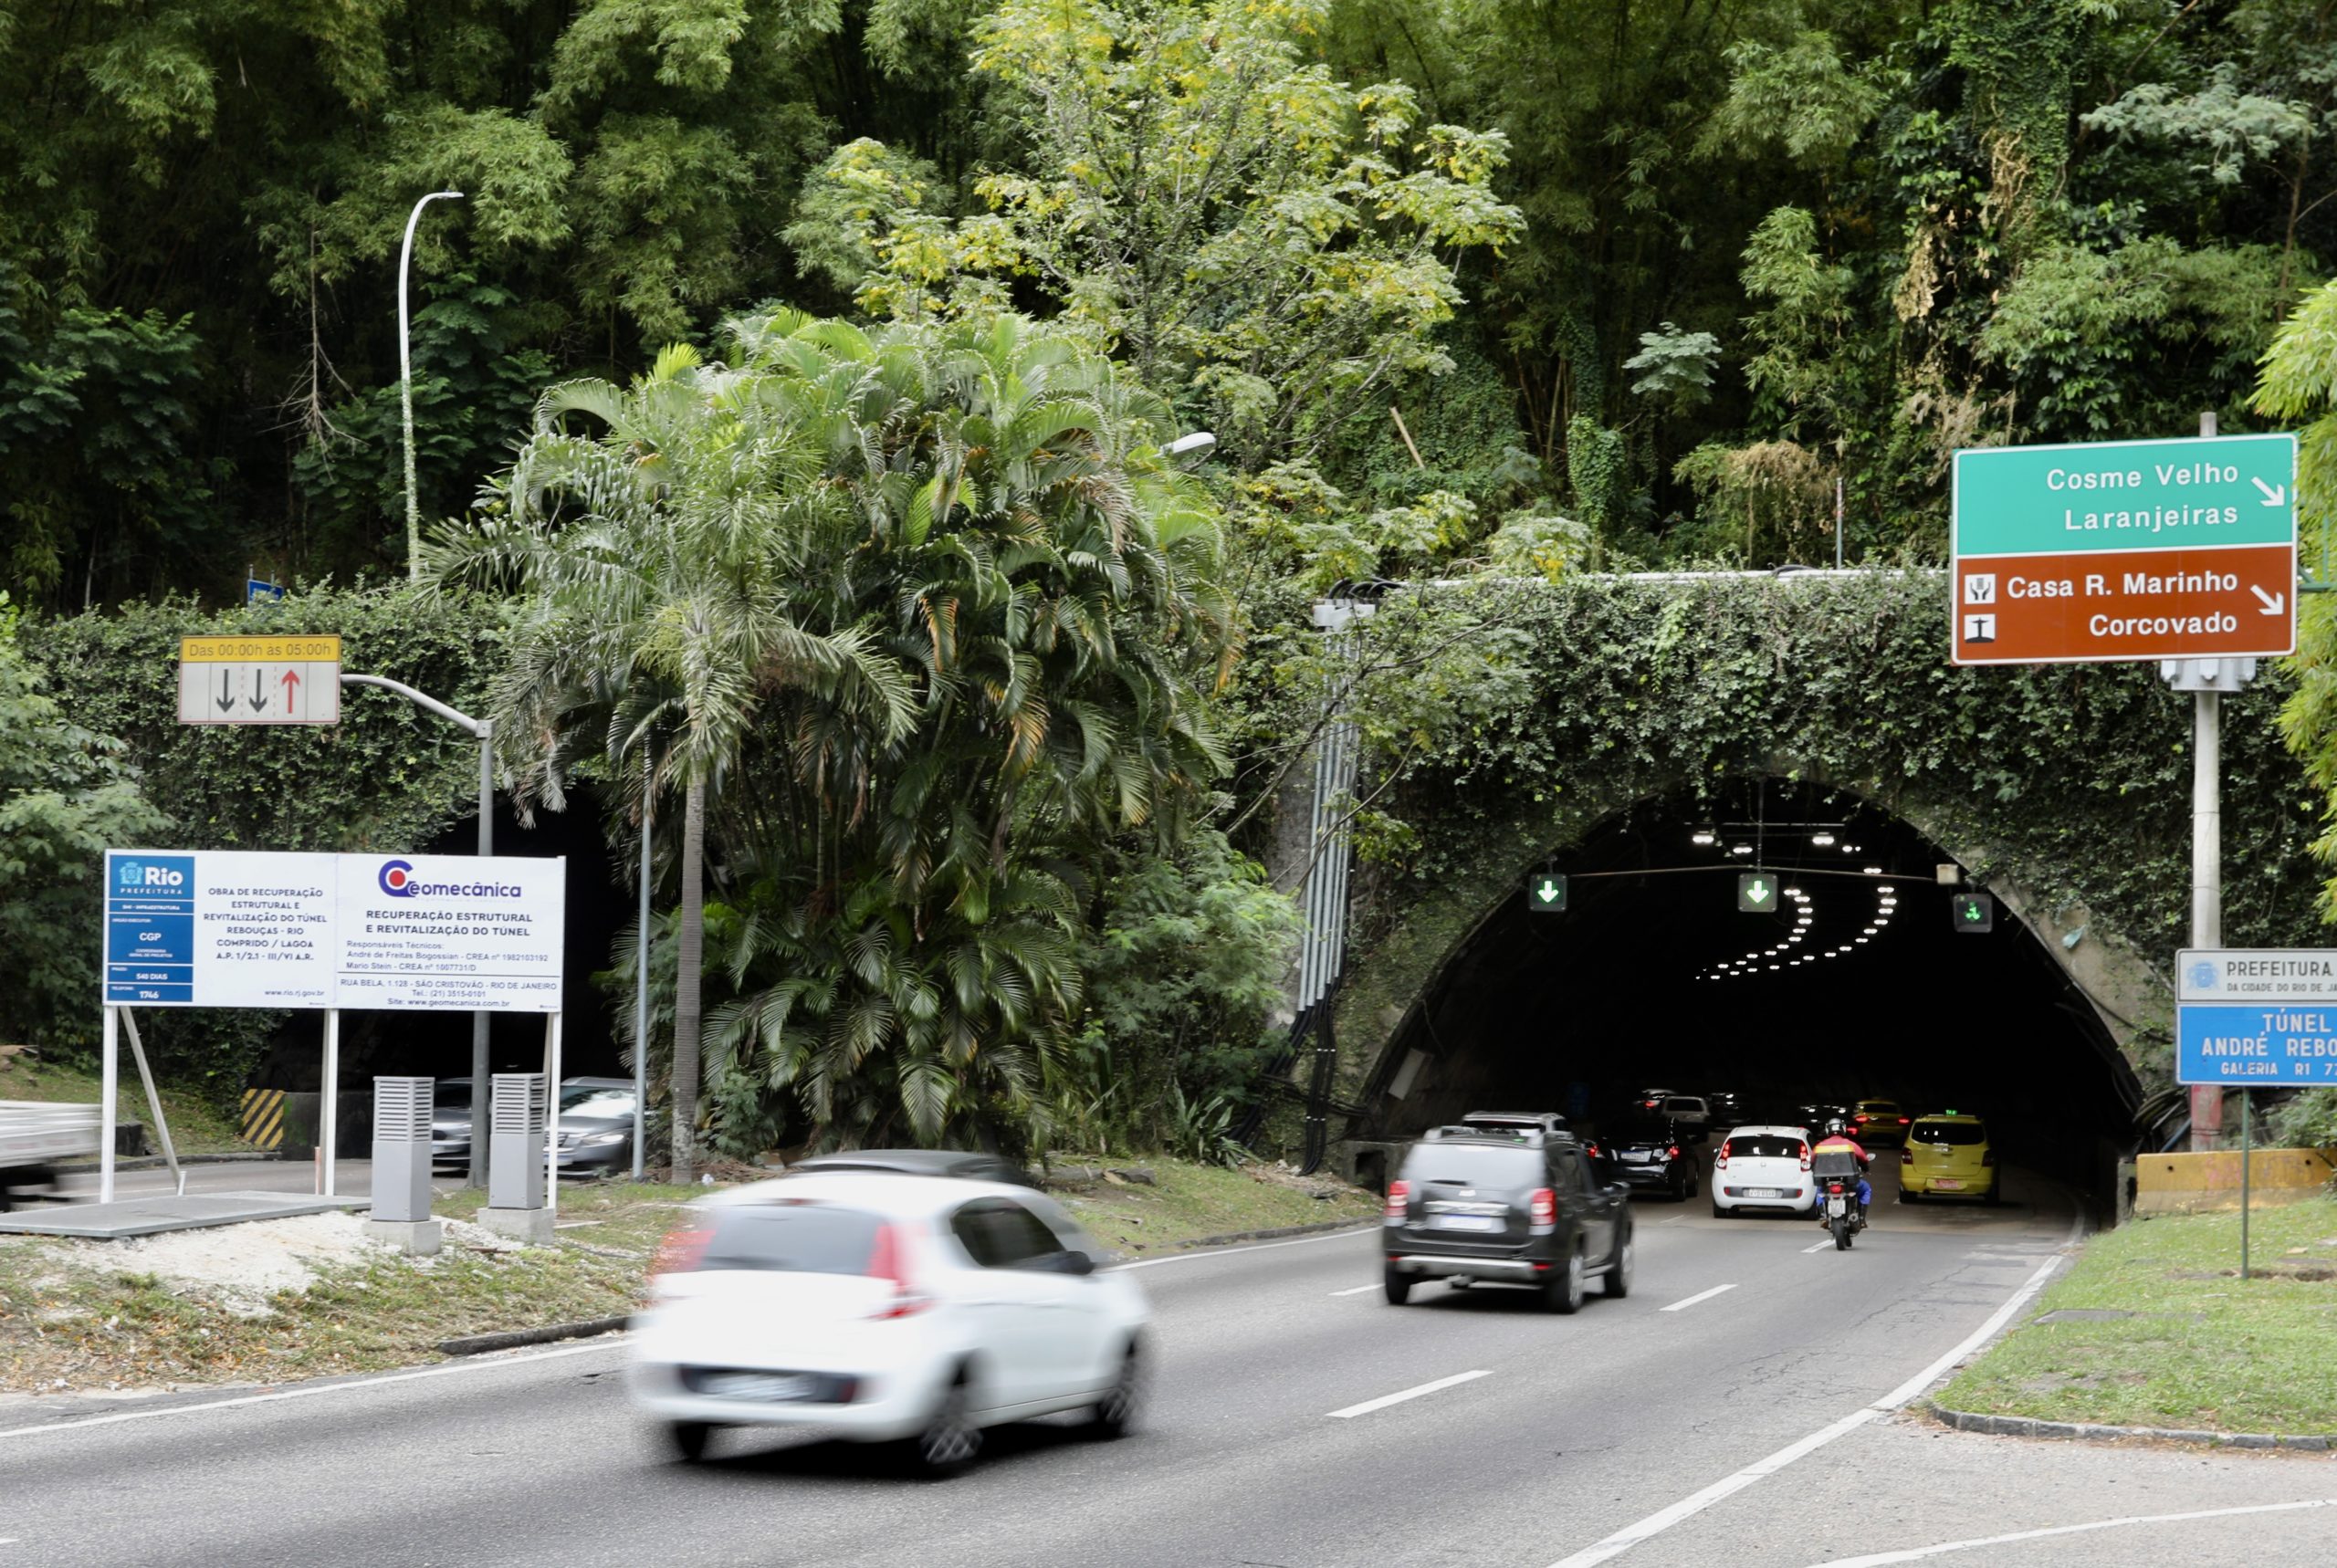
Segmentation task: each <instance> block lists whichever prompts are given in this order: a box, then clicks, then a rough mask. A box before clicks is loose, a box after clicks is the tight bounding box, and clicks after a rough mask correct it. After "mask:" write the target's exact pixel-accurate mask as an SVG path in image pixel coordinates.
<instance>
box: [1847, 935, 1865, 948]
mask: <svg viewBox="0 0 2337 1568" xmlns="http://www.w3.org/2000/svg"><path fill="white" fill-rule="evenodd" d="M1850 940H1852V941H1853V942H1856V943H1857V944H1858V945H1859V946H1861V947H1863V946H1866V938H1865V937H1863V936H1853V937H1852V938H1850Z"/></svg>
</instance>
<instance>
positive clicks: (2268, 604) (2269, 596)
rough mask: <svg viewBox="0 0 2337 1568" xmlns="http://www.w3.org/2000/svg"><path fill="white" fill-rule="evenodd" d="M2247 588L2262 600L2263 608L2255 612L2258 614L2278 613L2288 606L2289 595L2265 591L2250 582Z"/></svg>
mask: <svg viewBox="0 0 2337 1568" xmlns="http://www.w3.org/2000/svg"><path fill="white" fill-rule="evenodd" d="M2248 591H2249V592H2250V593H2253V594H2255V595H2256V597H2257V598H2258V599H2259V600H2261V601H2263V603H2264V608H2263V609H2261V610H2259V611H2258V612H2256V613H2257V614H2258V615H2278V614H2279V613H2280V612H2282V611H2283V610H2286V609H2287V608H2288V607H2289V596H2288V595H2287V594H2285V593H2267V592H2265V591H2263V589H2261V588H2259V587H2258V586H2257V585H2256V584H2255V583H2252V582H2251V583H2249V584H2248Z"/></svg>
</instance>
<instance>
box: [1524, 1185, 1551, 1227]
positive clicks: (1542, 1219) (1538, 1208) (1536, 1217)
mask: <svg viewBox="0 0 2337 1568" xmlns="http://www.w3.org/2000/svg"><path fill="white" fill-rule="evenodd" d="M1525 1203H1526V1210H1525V1212H1526V1214H1527V1215H1528V1217H1529V1218H1532V1219H1533V1221H1534V1223H1535V1224H1536V1225H1556V1223H1557V1222H1558V1195H1557V1194H1556V1193H1555V1192H1552V1191H1551V1190H1550V1189H1549V1188H1548V1187H1546V1186H1537V1187H1535V1189H1534V1196H1533V1197H1529V1198H1527V1199H1526V1200H1525Z"/></svg>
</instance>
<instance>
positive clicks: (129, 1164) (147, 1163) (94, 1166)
mask: <svg viewBox="0 0 2337 1568" xmlns="http://www.w3.org/2000/svg"><path fill="white" fill-rule="evenodd" d="M283 1158H284V1156H283V1155H279V1154H273V1153H271V1152H269V1151H268V1150H266V1149H254V1150H253V1151H252V1152H251V1153H249V1154H234V1155H180V1156H179V1164H181V1165H183V1166H241V1165H255V1164H257V1163H258V1162H260V1161H262V1160H279V1161H280V1160H282V1159H283ZM49 1168H50V1169H51V1170H53V1171H55V1172H56V1173H57V1174H58V1176H96V1175H98V1174H99V1173H100V1171H102V1170H103V1169H104V1168H105V1167H104V1166H101V1165H100V1164H99V1163H98V1162H97V1161H96V1160H91V1161H89V1163H88V1164H87V1165H70V1166H50V1167H49ZM113 1168H114V1173H115V1174H116V1175H120V1174H121V1172H123V1171H162V1170H168V1169H170V1168H171V1162H170V1161H168V1160H166V1159H164V1158H163V1157H162V1155H124V1156H123V1157H122V1158H121V1159H118V1160H116V1161H114V1163H113Z"/></svg>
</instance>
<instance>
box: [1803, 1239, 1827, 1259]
mask: <svg viewBox="0 0 2337 1568" xmlns="http://www.w3.org/2000/svg"><path fill="white" fill-rule="evenodd" d="M1832 1245H1834V1239H1833V1238H1832V1237H1830V1236H1829V1237H1828V1238H1827V1239H1825V1240H1823V1241H1820V1242H1819V1243H1818V1245H1817V1246H1815V1247H1805V1248H1803V1249H1801V1255H1802V1256H1803V1257H1805V1258H1807V1257H1808V1256H1809V1255H1810V1254H1811V1253H1812V1252H1823V1251H1825V1250H1826V1249H1828V1248H1829V1247H1831V1246H1832Z"/></svg>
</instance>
